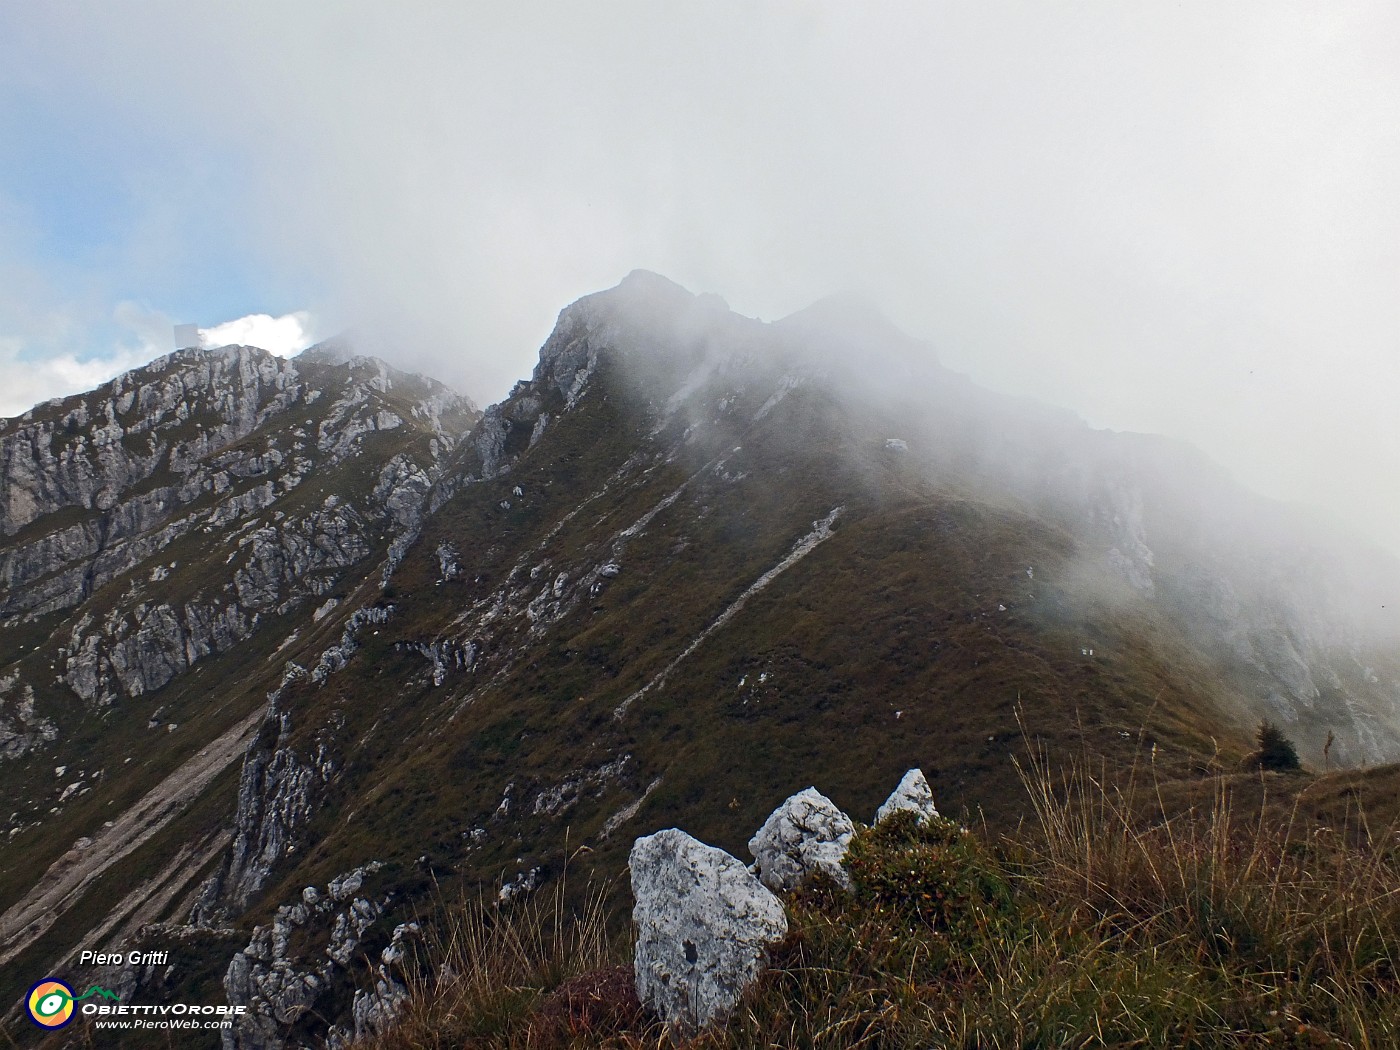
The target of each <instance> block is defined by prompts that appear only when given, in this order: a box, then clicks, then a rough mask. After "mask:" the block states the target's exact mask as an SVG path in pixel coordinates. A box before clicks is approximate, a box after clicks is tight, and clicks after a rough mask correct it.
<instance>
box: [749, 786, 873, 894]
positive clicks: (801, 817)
mask: <svg viewBox="0 0 1400 1050" xmlns="http://www.w3.org/2000/svg"><path fill="white" fill-rule="evenodd" d="M854 834H855V825H854V824H852V823H851V818H850V817H848V816H846V814H844V813H842V812H841V810H839V809H838V808H837V807H836V804H835V803H834V802H832V801H831V799H829V798H827V797H826V796H825V795H823V794H822V793H821V792H820V791H818V790H817V789H816V788H814V787H809V788H805V789H804V790H802V791H799V792H798V793H797V794H795V795H793V796H792V797H790V798H789V799H787V800H786V801H785V802H784V803H783V804H782V805H781V806H779V807H778V808H777V809H775V810H774V811H773V812H772V813H771V814H770V815H769V817H768V819H767V820H765V821H764V822H763V827H761V828H759V829H758V832H757V834H755V835H754V837H753V838H751V839H749V852H750V853H752V854H753V858H754V863H755V866H756V867H757V869H758V877H759V879H760V880H761V881H762V883H763V885H765V886H767V887H768V888H769V889H770V890H773V891H775V892H777V893H783V892H786V891H787V890H790V889H792V888H793V887H794V886H796V885H797V884H798V883H799V882H801V881H802V880H803V879H804V878H806V877H807V876H808V875H810V874H812V873H813V872H817V871H820V872H822V873H823V874H825V875H827V876H829V877H830V878H831V879H833V880H834V881H835V882H836V884H837V885H839V886H844V887H846V888H848V889H849V888H850V884H851V877H850V875H849V874H847V872H846V869H845V867H844V866H843V865H842V861H844V860H845V857H846V849H847V848H848V847H849V846H850V844H851V836H852V835H854Z"/></svg>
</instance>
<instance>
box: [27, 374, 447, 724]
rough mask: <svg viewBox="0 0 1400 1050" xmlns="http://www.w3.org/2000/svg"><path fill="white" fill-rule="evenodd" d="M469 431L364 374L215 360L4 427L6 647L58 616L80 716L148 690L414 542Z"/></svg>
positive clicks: (427, 392) (432, 391)
mask: <svg viewBox="0 0 1400 1050" xmlns="http://www.w3.org/2000/svg"><path fill="white" fill-rule="evenodd" d="M474 419H475V413H474V410H473V409H472V407H471V405H470V403H468V402H466V401H464V400H462V399H460V398H455V397H454V396H453V395H451V394H450V393H449V392H448V391H446V390H445V388H443V387H441V386H440V385H438V384H436V383H433V382H431V381H428V380H423V379H421V378H419V377H416V376H408V375H405V374H402V373H396V372H393V371H392V370H390V369H389V368H388V367H387V366H385V365H384V364H383V363H382V362H378V361H375V360H373V359H369V358H354V359H349V360H345V361H343V362H337V361H336V360H335V359H334V357H333V356H332V355H330V354H324V353H323V354H318V353H317V352H315V351H309V352H308V353H307V354H306V355H303V356H302V357H301V358H297V359H294V360H283V359H280V358H277V357H274V356H272V355H271V354H268V353H266V352H265V351H262V350H258V349H255V348H252V347H225V348H223V349H220V350H213V351H203V350H182V351H178V352H177V353H174V354H171V355H169V356H168V357H165V358H162V359H160V360H158V361H155V362H152V364H150V365H148V366H147V367H146V368H143V369H138V370H137V371H135V372H131V373H127V374H126V375H123V376H119V377H118V378H117V379H115V380H113V381H112V382H111V384H109V386H107V387H106V388H103V389H101V390H98V391H94V392H93V393H91V394H86V395H81V396H78V397H73V398H68V399H66V400H64V401H61V402H50V403H49V404H46V405H41V406H39V407H38V408H36V409H34V410H32V411H30V412H28V413H26V414H25V415H23V416H20V417H18V418H17V419H12V420H5V421H3V422H0V465H3V474H2V475H0V534H3V535H4V537H5V538H6V541H7V542H6V544H5V546H4V548H3V549H0V581H3V582H2V583H0V632H5V631H7V630H8V631H10V632H12V633H17V632H18V631H19V630H21V629H22V628H24V627H27V626H29V625H35V624H39V623H41V622H45V620H46V618H48V620H49V622H52V619H53V618H54V616H55V614H60V615H63V616H65V617H66V622H64V623H63V627H62V628H60V629H59V630H56V631H50V632H48V638H47V639H46V641H57V642H58V643H59V644H57V645H55V646H54V649H53V651H54V652H55V653H56V654H57V656H58V658H59V663H60V666H61V668H62V675H61V677H62V679H63V681H64V683H65V684H66V685H67V687H68V688H69V689H70V690H72V692H73V693H75V694H76V695H77V696H78V697H80V698H81V699H82V700H84V701H86V702H88V703H90V704H94V705H105V704H110V703H112V702H114V701H116V700H118V699H120V698H122V697H132V696H140V695H142V694H145V693H149V692H152V691H154V690H156V689H159V688H160V687H161V686H164V685H165V684H166V683H168V682H169V681H170V680H171V679H172V678H174V677H175V676H176V675H178V674H181V673H182V672H184V671H186V670H188V669H189V668H190V667H191V666H193V665H194V664H195V663H197V662H198V661H199V660H201V659H203V658H205V657H207V656H208V655H210V654H211V653H217V652H223V651H226V650H228V649H230V648H231V647H232V646H234V645H235V644H237V643H238V642H240V641H242V640H243V639H245V638H247V637H248V635H249V634H250V633H251V632H252V631H253V630H255V629H256V628H257V626H258V624H259V622H260V621H261V620H262V619H264V618H266V617H269V616H278V615H285V614H286V613H288V612H290V611H292V610H294V609H297V608H300V607H301V606H303V605H305V604H306V603H308V602H311V601H314V600H316V599H318V598H323V597H324V596H325V595H327V594H329V593H330V592H331V591H332V590H334V589H335V588H336V587H337V586H338V585H340V584H342V583H343V581H344V574H345V570H347V569H350V568H351V567H352V566H355V565H357V564H359V563H361V562H363V561H365V559H367V558H369V557H370V555H371V554H372V553H373V552H374V551H375V550H376V549H380V550H382V549H383V547H384V544H383V542H382V541H383V539H384V533H385V531H386V530H388V531H389V532H391V533H393V534H394V535H395V537H397V536H400V535H403V534H407V533H411V532H412V530H413V529H414V528H416V526H417V523H418V520H419V517H420V515H421V512H422V504H423V499H424V496H425V494H426V493H427V491H428V488H429V487H430V485H431V478H432V476H433V475H434V474H435V473H437V471H438V470H439V463H440V461H441V458H442V457H443V456H444V455H446V454H447V453H448V452H450V450H451V449H452V447H453V446H454V445H455V443H456V441H457V440H458V439H459V438H460V436H461V434H462V433H463V432H464V431H465V430H466V429H467V428H468V427H469V426H470V425H471V423H472V422H473V421H474ZM385 439H387V440H385ZM400 446H407V447H406V448H403V449H401V448H400ZM389 450H392V451H393V453H394V454H392V455H386V454H385V453H386V452H387V451H389ZM313 477H314V481H313V483H312V484H311V485H310V486H307V485H305V482H306V481H307V479H308V478H313ZM310 489H314V490H315V491H314V494H313V492H311V491H309V490H310Z"/></svg>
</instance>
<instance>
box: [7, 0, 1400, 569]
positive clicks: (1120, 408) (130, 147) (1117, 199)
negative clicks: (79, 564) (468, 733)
mask: <svg viewBox="0 0 1400 1050" xmlns="http://www.w3.org/2000/svg"><path fill="white" fill-rule="evenodd" d="M1397 55H1400V5H1397V4H1395V3H1394V2H1391V0H1386V2H1375V3H1340V2H1327V3H1323V2H1316V3H1309V4H1290V3H1284V2H1280V0H1260V2H1257V3H1230V4H1221V3H1219V2H1218V0H1212V2H1202V3H1172V4H1167V3H1154V4H1123V3H1120V2H1104V3H1043V2H1038V0H1037V2H1027V3H1021V4H997V3H989V2H986V0H977V2H967V3H956V4H953V3H935V2H930V0H921V2H918V3H892V2H891V3H881V2H874V3H861V4H855V3H850V2H849V0H848V2H845V3H823V2H819V0H791V2H770V3H756V2H752V0H749V2H743V3H728V2H723V0H707V2H706V3H703V4H678V3H656V2H654V0H647V2H637V3H602V4H579V3H569V2H559V3H553V4H528V3H509V4H493V5H489V6H488V5H486V4H480V3H462V4H448V3H411V2H409V3H403V2H400V3H395V4H384V3H376V4H370V3H361V2H339V3H334V4H329V3H317V4H312V3H288V2H286V0H278V2H275V3H274V2H267V0H239V2H237V3H222V2H211V0H200V2H199V3H188V2H187V0H182V2H178V3H176V2H162V0H145V2H140V3H133V4H112V3H107V2H91V3H65V2H63V0H45V2H44V3H19V2H14V3H7V4H4V5H3V6H0V379H3V383H0V413H12V412H17V411H20V410H22V409H23V408H25V407H27V406H28V404H29V403H31V402H34V401H37V400H39V399H41V398H45V397H49V396H54V395H56V394H59V393H65V392H70V391H72V390H75V389H80V388H84V387H87V386H90V385H92V384H93V383H95V382H97V381H99V380H100V379H102V378H105V377H106V376H107V375H110V374H111V373H113V372H114V371H116V370H118V369H120V368H125V367H130V366H131V365H133V364H137V363H140V362H141V361H143V360H145V359H147V358H149V357H151V356H153V355H154V354H156V353H159V352H164V351H165V350H167V349H169V334H168V333H169V325H170V324H171V322H172V321H187V322H195V323H198V324H200V325H201V326H203V327H205V328H208V329H214V328H215V326H218V325H227V326H226V327H223V328H219V329H217V331H216V333H215V336H216V337H219V338H225V339H233V338H237V339H238V340H240V341H253V342H257V341H258V340H259V339H261V340H262V341H264V342H268V343H272V344H275V346H273V347H272V348H273V349H276V350H279V351H280V352H292V351H294V350H296V349H298V348H299V347H300V346H301V345H304V344H305V343H306V342H307V341H308V340H312V339H315V338H318V337H322V336H325V335H329V334H331V333H333V332H334V331H336V330H338V329H340V328H341V327H343V326H346V325H357V326H359V327H360V328H361V329H362V330H364V331H371V332H378V333H384V334H383V335H382V336H381V337H380V338H382V339H383V343H382V344H381V345H380V346H379V347H378V350H379V352H381V353H382V355H383V356H386V357H388V358H390V359H391V360H394V361H395V362H396V363H399V364H401V365H405V366H409V367H415V368H418V369H421V370H426V371H429V372H432V373H433V374H435V375H437V376H439V377H440V378H442V379H444V380H445V381H447V382H449V383H451V384H453V385H454V386H456V387H458V388H459V389H461V390H463V391H464V392H466V393H469V394H471V395H472V396H473V397H475V398H476V399H477V400H478V401H480V402H482V403H486V402H489V401H492V400H496V399H498V398H499V397H501V396H502V395H503V394H504V393H505V392H506V390H507V389H508V387H509V385H510V383H511V382H512V381H513V380H515V379H516V378H519V377H521V376H524V375H526V374H527V373H528V372H529V370H530V368H531V366H532V364H533V361H534V357H535V353H536V351H537V349H538V347H539V344H540V343H541V342H542V340H543V339H544V337H545V336H546V335H547V334H548V331H549V329H550V327H551V326H552V324H553V321H554V317H555V314H556V313H557V311H558V310H559V309H560V308H561V307H562V306H564V305H565V304H566V303H568V302H570V301H572V300H573V299H575V298H577V297H578V296H579V295H581V294H584V293H586V292H589V291H593V290H596V289H599V288H602V287H607V286H610V285H612V284H615V283H616V282H617V280H618V279H620V278H621V277H622V275H623V274H625V273H626V272H627V271H628V270H630V269H632V268H634V267H645V268H648V269H653V270H657V271H660V272H662V273H665V274H667V275H668V276H671V277H672V278H674V279H675V280H677V281H680V282H681V283H682V284H685V285H686V286H688V287H690V288H692V289H693V290H696V291H715V292H718V293H719V294H721V295H723V296H724V297H725V298H726V299H728V300H729V302H730V303H731V305H733V306H734V307H735V308H736V309H738V310H740V311H741V312H745V313H749V314H753V315H757V316H761V317H764V318H768V319H772V318H776V317H779V316H782V315H784V314H786V313H790V312H792V311H794V310H796V309H799V308H801V307H802V306H805V305H807V304H808V303H809V302H811V301H812V300H814V299H816V298H818V297H820V296H822V295H825V294H827V293H830V292H833V291H838V290H850V291H857V292H861V293H863V294H865V295H866V296H868V297H869V298H871V299H872V300H874V301H875V302H876V303H877V304H879V305H880V306H881V308H882V309H884V311H885V312H886V313H887V314H889V315H890V316H891V317H892V318H893V319H894V320H895V321H896V322H897V323H899V324H900V325H901V326H902V327H904V328H905V329H906V330H907V331H909V332H911V333H913V334H915V335H918V336H920V337H923V338H926V339H927V340H929V342H930V343H931V344H933V345H934V346H935V347H936V348H937V352H938V354H939V356H940V358H941V360H942V361H943V362H944V363H945V364H948V365H950V366H951V367H954V368H957V369H959V370H962V371H966V372H969V373H971V374H972V376H973V377H974V378H976V379H978V380H980V381H982V382H984V383H986V384H988V385H990V386H993V387H997V388H1000V389H1003V390H1008V391H1013V392H1018V393H1030V394H1033V395H1035V396H1037V397H1039V398H1041V399H1043V400H1046V401H1049V402H1053V403H1056V404H1060V405H1063V406H1065V407H1068V408H1071V409H1073V410H1075V411H1077V412H1079V413H1080V414H1081V415H1083V416H1084V418H1085V419H1087V420H1088V421H1089V422H1090V423H1092V424H1094V425H1096V426H1108V427H1113V428H1116V429H1131V430H1145V431H1155V432H1161V433H1166V434H1170V435H1174V436H1178V437H1183V438H1186V439H1188V440H1190V441H1192V442H1193V443H1195V444H1196V445H1198V446H1200V447H1201V448H1203V449H1204V450H1205V451H1207V452H1208V453H1209V454H1211V455H1212V456H1214V457H1215V458H1216V459H1218V460H1220V461H1221V462H1223V463H1224V464H1225V465H1226V466H1227V467H1228V468H1229V469H1230V470H1231V471H1232V472H1233V473H1234V474H1235V475H1236V476H1237V477H1239V478H1240V479H1241V480H1243V481H1245V482H1246V483H1247V484H1249V485H1251V486H1252V487H1254V488H1256V489H1258V490H1260V491H1263V492H1265V493H1268V494H1270V495H1275V496H1280V497H1283V498H1287V499H1295V500H1301V501H1305V502H1309V503H1312V504H1315V505H1320V506H1324V507H1330V508H1332V509H1333V510H1334V511H1335V512H1336V513H1337V514H1339V515H1340V516H1342V517H1344V518H1345V519H1346V520H1348V521H1349V522H1351V523H1352V524H1354V525H1356V526H1359V527H1360V528H1362V529H1363V530H1364V531H1365V532H1366V533H1367V534H1369V535H1370V536H1372V537H1374V538H1375V539H1377V540H1379V541H1381V542H1382V543H1384V544H1386V545H1387V546H1389V547H1390V548H1391V549H1392V550H1396V551H1397V552H1400V411H1397V400H1400V62H1397V60H1396V56H1397ZM258 315H264V316H262V317H261V318H259V316H258ZM230 322H233V324H231V325H230V324H229V323H230Z"/></svg>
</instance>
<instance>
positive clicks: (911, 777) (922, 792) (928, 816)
mask: <svg viewBox="0 0 1400 1050" xmlns="http://www.w3.org/2000/svg"><path fill="white" fill-rule="evenodd" d="M902 810H909V811H911V812H913V813H916V814H917V815H918V818H919V821H920V823H928V822H929V821H930V820H933V819H934V818H935V817H937V816H938V810H937V809H936V808H935V807H934V804H933V789H932V788H930V787H929V786H928V780H927V779H926V778H925V777H924V772H923V770H921V769H911V770H909V772H907V773H905V774H904V776H903V777H902V778H901V779H900V781H899V786H898V787H897V788H895V789H894V791H892V792H891V793H890V797H889V798H887V799H885V804H884V805H883V806H881V807H880V808H879V810H878V811H877V812H876V814H875V823H876V824H878V823H880V821H882V820H884V819H885V818H886V817H889V816H892V815H893V814H895V813H899V812H901V811H902Z"/></svg>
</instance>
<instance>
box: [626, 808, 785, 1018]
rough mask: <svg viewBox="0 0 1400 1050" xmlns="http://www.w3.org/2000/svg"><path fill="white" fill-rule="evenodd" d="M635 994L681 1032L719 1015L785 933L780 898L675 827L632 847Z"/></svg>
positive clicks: (755, 974)
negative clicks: (635, 935)
mask: <svg viewBox="0 0 1400 1050" xmlns="http://www.w3.org/2000/svg"><path fill="white" fill-rule="evenodd" d="M630 865H631V869H632V894H633V896H634V897H635V899H636V906H635V908H634V909H633V912H632V917H633V919H634V921H635V922H636V926H637V950H636V958H635V963H634V969H635V974H636V981H637V997H638V998H639V999H640V1000H641V1001H642V1002H643V1003H644V1004H645V1005H646V1006H648V1007H649V1008H650V1009H652V1010H653V1011H655V1013H656V1014H657V1015H658V1016H659V1017H660V1018H661V1019H662V1020H663V1021H665V1022H666V1023H667V1024H669V1025H673V1026H676V1027H678V1028H681V1029H685V1030H694V1029H697V1028H701V1027H703V1026H705V1025H707V1024H710V1023H711V1022H713V1021H719V1020H723V1019H724V1018H725V1017H726V1016H727V1015H728V1014H729V1012H730V1011H731V1010H732V1009H733V1008H734V1005H735V1004H736V1003H737V1002H738V1001H739V997H740V995H742V994H743V992H744V989H745V988H747V987H748V986H749V984H751V983H752V982H753V980H754V979H755V978H757V977H758V975H759V974H760V973H762V972H763V969H764V967H765V966H766V964H767V958H768V949H769V948H770V946H772V945H773V944H775V943H776V942H777V941H779V940H781V939H782V938H783V936H784V935H785V934H786V933H787V916H786V914H784V912H783V906H782V903H781V902H780V901H779V900H778V898H777V897H775V896H774V895H773V894H772V893H771V892H769V891H768V890H767V889H766V888H765V887H764V885H763V884H762V883H761V882H759V881H758V879H756V878H755V877H754V876H753V875H752V874H750V873H749V870H748V869H747V868H746V867H745V866H744V864H743V862H742V861H740V860H739V859H738V858H736V857H732V856H730V855H729V854H728V853H726V852H724V850H722V849H716V848H715V847H713V846H707V845H705V844H704V843H703V842H700V841H698V840H696V839H694V838H692V837H691V836H689V835H687V834H686V833H685V832H683V831H680V830H678V829H676V828H668V829H667V830H665V831H658V832H657V833H656V834H655V835H648V836H646V837H644V838H640V839H638V840H637V841H636V842H635V843H634V844H633V846H632V854H631V858H630Z"/></svg>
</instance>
